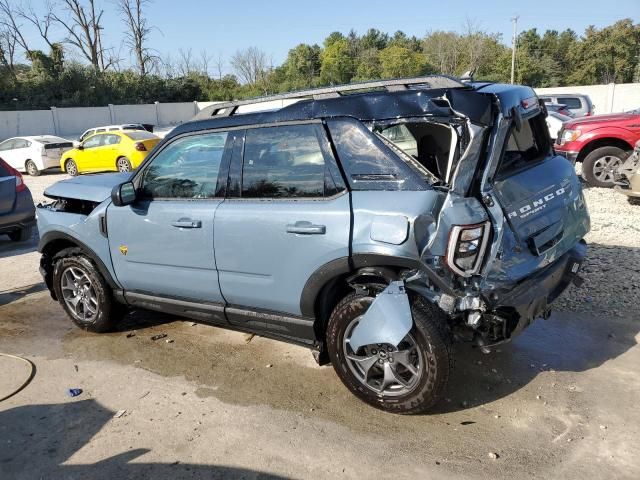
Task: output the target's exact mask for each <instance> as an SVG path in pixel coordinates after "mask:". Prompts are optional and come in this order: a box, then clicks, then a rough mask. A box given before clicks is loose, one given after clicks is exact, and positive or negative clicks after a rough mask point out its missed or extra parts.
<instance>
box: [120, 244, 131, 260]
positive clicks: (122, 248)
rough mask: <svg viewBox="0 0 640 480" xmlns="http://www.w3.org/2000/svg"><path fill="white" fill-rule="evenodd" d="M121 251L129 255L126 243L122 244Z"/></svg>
mask: <svg viewBox="0 0 640 480" xmlns="http://www.w3.org/2000/svg"><path fill="white" fill-rule="evenodd" d="M120 253H121V254H122V255H124V256H125V257H126V256H127V253H129V249H128V248H127V246H126V245H120Z"/></svg>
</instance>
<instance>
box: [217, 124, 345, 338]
mask: <svg viewBox="0 0 640 480" xmlns="http://www.w3.org/2000/svg"><path fill="white" fill-rule="evenodd" d="M237 151H239V152H242V148H240V149H234V155H233V159H232V164H231V169H230V172H231V173H230V183H229V185H230V187H229V194H228V196H227V200H226V201H225V202H224V203H223V204H222V205H221V206H220V207H219V208H218V210H217V212H216V224H215V225H216V228H215V232H214V235H215V245H216V259H217V262H218V263H217V265H218V270H219V272H220V285H221V288H222V294H223V295H224V297H225V300H226V301H227V303H228V304H229V305H231V306H236V307H240V308H241V309H242V308H249V309H253V310H266V311H273V312H284V313H288V314H291V315H300V314H301V308H300V299H301V294H302V291H303V289H304V286H305V283H306V282H307V280H308V279H309V277H310V276H311V275H312V274H313V273H314V272H315V271H316V270H317V269H319V268H320V267H321V266H323V265H325V264H326V263H328V262H330V261H332V260H335V259H337V258H346V257H347V256H348V251H349V249H348V246H349V228H350V208H349V197H348V194H347V193H346V189H345V187H344V183H343V181H342V179H341V177H340V173H339V171H338V169H337V165H336V163H335V159H334V158H333V156H332V154H331V151H330V149H329V148H328V141H327V139H326V137H325V134H324V130H323V127H322V125H321V124H320V123H305V124H298V125H288V126H278V127H265V128H254V129H248V130H247V131H246V137H245V145H244V161H242V155H240V154H238V155H236V153H237ZM236 171H237V172H238V173H240V172H241V173H242V175H241V182H239V185H238V187H237V192H234V172H236ZM234 197H235V198H234ZM227 317H228V320H229V322H231V323H234V322H235V323H238V324H242V323H247V322H248V323H250V324H251V323H252V322H253V323H255V322H257V323H260V322H264V325H253V326H255V327H266V328H270V329H276V330H278V331H279V332H280V333H284V334H286V332H287V329H288V326H287V325H280V326H278V325H269V322H270V321H271V322H276V321H277V320H276V319H277V316H274V317H264V316H263V317H260V318H253V319H252V318H251V316H250V315H249V316H245V318H242V317H241V316H240V315H238V316H233V315H230V314H229V312H228V313H227ZM267 318H271V320H268V319H267Z"/></svg>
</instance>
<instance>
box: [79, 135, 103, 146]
mask: <svg viewBox="0 0 640 480" xmlns="http://www.w3.org/2000/svg"><path fill="white" fill-rule="evenodd" d="M103 139H104V135H94V136H93V137H89V138H88V139H87V141H85V142H84V143H83V144H82V146H83V147H84V148H94V147H99V146H100V145H102V141H103Z"/></svg>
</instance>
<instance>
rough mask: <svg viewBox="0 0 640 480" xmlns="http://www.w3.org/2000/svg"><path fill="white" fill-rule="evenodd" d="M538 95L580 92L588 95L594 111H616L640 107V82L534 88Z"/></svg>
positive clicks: (597, 112) (600, 112)
mask: <svg viewBox="0 0 640 480" xmlns="http://www.w3.org/2000/svg"><path fill="white" fill-rule="evenodd" d="M535 90H536V93H537V94H538V95H544V94H550V93H554V94H557V93H582V94H584V95H589V98H591V102H592V103H593V104H594V105H595V107H596V108H595V113H596V115H597V114H602V113H616V112H624V111H627V110H632V109H634V108H640V83H618V84H615V83H610V84H608V85H583V86H576V87H554V88H536V89H535Z"/></svg>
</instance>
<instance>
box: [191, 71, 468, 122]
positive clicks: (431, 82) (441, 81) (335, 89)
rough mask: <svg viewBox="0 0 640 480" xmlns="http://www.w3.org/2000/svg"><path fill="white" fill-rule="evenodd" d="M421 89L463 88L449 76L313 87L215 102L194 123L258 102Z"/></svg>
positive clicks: (462, 85)
mask: <svg viewBox="0 0 640 480" xmlns="http://www.w3.org/2000/svg"><path fill="white" fill-rule="evenodd" d="M415 86H423V87H424V88H425V89H435V88H464V87H466V85H465V84H464V83H462V82H461V81H460V80H459V79H457V78H454V77H450V76H448V75H427V76H424V77H415V78H396V79H393V80H374V81H370V82H358V83H350V84H347V85H336V86H332V87H321V88H312V89H309V90H298V91H296V92H288V93H280V94H276V95H268V96H265V97H256V98H249V99H246V100H236V101H232V102H222V103H216V104H215V105H210V106H208V107H205V108H203V109H202V110H201V111H200V112H199V113H198V114H197V115H196V116H195V117H194V120H204V119H207V118H211V117H216V116H221V117H227V116H230V115H234V114H236V112H237V109H238V107H240V106H242V105H254V104H259V103H266V102H272V101H275V100H293V99H314V100H321V99H325V98H336V97H340V96H341V95H342V94H344V93H349V92H351V93H359V92H364V91H367V90H382V89H385V90H387V91H389V92H395V91H400V90H408V89H409V88H410V87H415Z"/></svg>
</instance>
